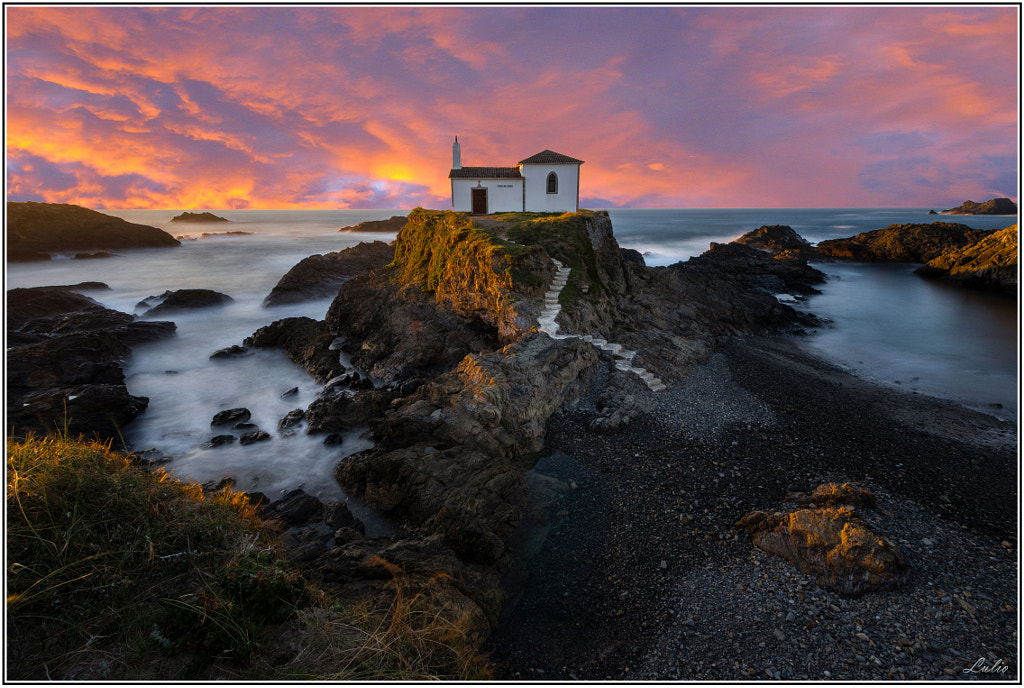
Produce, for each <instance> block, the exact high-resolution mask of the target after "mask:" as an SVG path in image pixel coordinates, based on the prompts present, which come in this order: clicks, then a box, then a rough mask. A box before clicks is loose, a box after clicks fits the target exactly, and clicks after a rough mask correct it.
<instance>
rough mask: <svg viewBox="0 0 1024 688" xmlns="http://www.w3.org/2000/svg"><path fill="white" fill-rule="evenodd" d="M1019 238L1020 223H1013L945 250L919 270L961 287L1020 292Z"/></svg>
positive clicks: (919, 272)
mask: <svg viewBox="0 0 1024 688" xmlns="http://www.w3.org/2000/svg"><path fill="white" fill-rule="evenodd" d="M1017 239H1018V237H1017V225H1012V226H1010V227H1007V228H1006V229H1001V230H999V231H997V232H994V233H992V234H989V235H988V236H987V237H985V238H984V239H982V240H981V241H979V242H978V243H976V244H971V245H970V246H965V247H964V248H962V249H960V250H958V251H951V252H950V253H944V254H942V255H941V256H939V257H938V258H934V259H932V260H930V261H929V262H928V263H927V264H925V265H922V266H921V267H919V268H918V269H917V270H916V272H917V274H919V275H922V276H924V277H932V278H937V279H941V280H945V281H947V282H950V283H952V284H956V285H958V286H961V287H968V288H971V289H985V290H988V291H995V292H1001V293H1004V294H1016V293H1017Z"/></svg>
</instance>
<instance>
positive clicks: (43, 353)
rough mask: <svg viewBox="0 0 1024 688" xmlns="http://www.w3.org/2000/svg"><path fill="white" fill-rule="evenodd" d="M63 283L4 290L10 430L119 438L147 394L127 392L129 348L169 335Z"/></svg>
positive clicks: (167, 326)
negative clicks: (139, 394) (126, 362)
mask: <svg viewBox="0 0 1024 688" xmlns="http://www.w3.org/2000/svg"><path fill="white" fill-rule="evenodd" d="M174 330H175V326H174V323H170V322H147V323H143V322H135V321H134V319H133V318H132V316H131V315H129V314H127V313H121V312H119V311H114V310H111V309H108V308H104V307H103V306H101V305H100V304H99V303H97V302H96V301H94V300H92V299H90V298H88V297H87V296H83V295H81V294H76V293H74V292H73V291H71V290H70V289H67V288H63V287H37V288H33V289H12V290H10V291H8V292H7V345H8V349H7V430H8V431H9V432H12V433H13V434H14V435H15V436H17V437H23V436H25V435H26V434H27V433H29V432H35V433H37V434H42V435H45V434H50V433H52V432H54V431H58V430H59V431H62V432H63V431H65V430H66V431H67V433H68V434H69V435H71V436H72V437H74V436H78V435H85V436H87V437H94V436H95V437H98V438H100V439H117V438H118V437H119V434H120V431H121V429H122V428H123V427H124V426H125V425H127V424H128V423H130V422H131V421H132V420H133V419H134V418H135V417H136V416H138V415H139V414H140V413H141V412H142V411H143V410H144V409H145V408H146V405H147V403H148V400H147V399H146V398H145V397H136V396H132V395H131V394H129V393H128V390H127V388H126V386H125V378H124V372H123V370H122V365H123V363H124V361H125V360H126V359H127V358H128V356H129V355H130V351H131V349H130V347H131V346H133V345H135V344H139V343H143V342H148V341H153V340H155V339H158V338H160V337H165V336H168V335H170V334H172V333H173V332H174Z"/></svg>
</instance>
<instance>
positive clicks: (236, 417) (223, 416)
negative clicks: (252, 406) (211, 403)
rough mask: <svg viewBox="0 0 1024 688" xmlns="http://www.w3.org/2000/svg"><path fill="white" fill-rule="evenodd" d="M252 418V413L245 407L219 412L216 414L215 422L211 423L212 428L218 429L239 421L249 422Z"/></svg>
mask: <svg viewBox="0 0 1024 688" xmlns="http://www.w3.org/2000/svg"><path fill="white" fill-rule="evenodd" d="M250 418H252V412H251V411H250V410H249V409H247V408H244V407H239V408H233V409H225V410H224V411H218V412H217V413H215V414H214V416H213V420H211V421H210V427H216V426H218V425H228V424H229V423H237V422H239V421H247V420H249V419H250Z"/></svg>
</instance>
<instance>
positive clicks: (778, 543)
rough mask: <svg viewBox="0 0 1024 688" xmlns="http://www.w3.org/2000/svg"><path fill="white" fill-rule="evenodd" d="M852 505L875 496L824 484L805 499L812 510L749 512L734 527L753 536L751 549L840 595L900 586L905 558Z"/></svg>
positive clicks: (906, 571) (871, 502) (869, 502)
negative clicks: (769, 555)
mask: <svg viewBox="0 0 1024 688" xmlns="http://www.w3.org/2000/svg"><path fill="white" fill-rule="evenodd" d="M851 502H854V503H856V504H858V505H862V506H865V507H871V506H873V505H874V495H872V494H871V493H870V492H868V491H867V490H863V489H862V488H859V487H857V486H852V485H848V484H847V485H843V486H837V485H822V486H820V487H819V488H817V489H816V490H815V491H814V493H813V494H812V495H810V496H809V497H807V498H806V499H805V503H808V504H811V503H813V504H814V505H815V506H814V508H804V509H799V510H797V511H794V512H791V513H774V514H769V513H767V512H764V511H752V512H750V513H748V514H746V515H745V516H743V518H741V519H740V520H739V521H738V522H737V523H736V526H737V527H738V528H742V529H744V530H746V531H748V532H749V533H750V534H751V536H752V537H753V542H754V545H755V546H757V547H759V548H761V549H763V550H765V551H766V552H771V553H772V554H777V555H778V556H780V557H782V558H783V559H785V560H786V561H788V562H789V563H790V564H792V565H793V566H795V567H796V568H797V569H799V570H800V571H801V572H803V573H805V574H808V575H812V576H814V577H815V578H816V579H817V581H818V585H820V586H822V587H823V588H828V589H830V590H834V591H836V592H838V593H839V594H841V595H845V596H856V595H861V594H863V593H866V592H871V591H875V590H888V589H891V588H896V587H899V586H900V585H901V584H902V583H903V581H905V580H906V578H907V576H908V575H909V568H910V567H909V565H908V564H907V561H906V559H905V558H904V557H903V555H902V554H900V552H899V550H897V549H896V547H895V546H894V545H893V544H892V543H891V542H890V541H889V539H888V538H886V537H885V536H884V535H880V534H878V533H876V532H875V531H873V530H872V529H871V528H870V527H869V526H868V524H867V523H866V522H864V521H863V520H862V519H860V518H859V517H858V516H857V515H856V512H855V510H854V507H853V505H852V504H851ZM823 504H829V506H823Z"/></svg>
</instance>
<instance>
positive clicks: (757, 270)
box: [690, 242, 825, 294]
mask: <svg viewBox="0 0 1024 688" xmlns="http://www.w3.org/2000/svg"><path fill="white" fill-rule="evenodd" d="M690 264H691V265H693V266H696V267H703V268H707V269H714V270H718V271H721V272H724V273H728V274H730V275H731V276H732V277H734V278H735V279H737V280H739V281H740V282H742V283H744V284H745V285H746V286H747V287H748V288H750V289H760V290H762V291H765V292H767V293H770V294H778V293H796V294H817V293H818V290H817V289H816V288H815V287H814V285H815V284H821V283H823V282H824V281H825V274H824V273H823V272H821V271H820V270H818V269H816V268H812V267H811V266H809V265H808V264H807V260H806V258H804V257H802V256H801V253H800V252H796V253H794V249H793V248H782V249H779V252H778V253H774V254H772V253H766V252H765V251H764V250H758V249H757V248H752V247H751V246H750V245H744V244H742V243H736V242H730V243H728V244H717V243H712V244H711V248H710V249H709V250H707V251H705V252H704V253H703V254H701V255H700V256H699V257H697V258H695V259H692V260H691V261H690Z"/></svg>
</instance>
